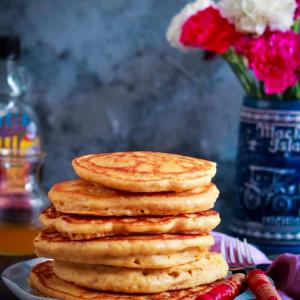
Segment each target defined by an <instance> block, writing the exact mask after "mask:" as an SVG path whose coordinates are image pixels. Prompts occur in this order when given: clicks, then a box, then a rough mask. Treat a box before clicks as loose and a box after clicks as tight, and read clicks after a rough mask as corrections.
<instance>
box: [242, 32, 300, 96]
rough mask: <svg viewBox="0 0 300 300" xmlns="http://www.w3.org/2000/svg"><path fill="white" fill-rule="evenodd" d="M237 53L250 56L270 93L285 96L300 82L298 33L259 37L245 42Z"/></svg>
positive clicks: (258, 76) (257, 73) (255, 71)
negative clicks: (285, 92) (283, 94)
mask: <svg viewBox="0 0 300 300" xmlns="http://www.w3.org/2000/svg"><path fill="white" fill-rule="evenodd" d="M237 51H238V52H239V53H241V54H243V55H245V56H246V58H247V59H248V62H249V67H250V69H252V70H253V72H254V74H255V76H256V77H257V78H258V79H259V80H261V81H263V82H264V84H265V91H266V93H267V94H275V93H282V92H284V91H285V90H286V89H287V88H288V87H291V86H294V85H295V84H296V83H297V81H298V78H297V73H298V71H297V70H299V67H300V36H299V35H297V34H296V33H294V32H292V31H287V32H280V31H276V32H270V31H266V32H265V33H264V35H262V36H260V37H258V38H254V39H250V40H249V39H248V40H244V41H243V42H242V43H240V44H239V45H238V49H237Z"/></svg>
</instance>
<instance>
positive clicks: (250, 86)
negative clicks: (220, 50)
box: [223, 49, 260, 98]
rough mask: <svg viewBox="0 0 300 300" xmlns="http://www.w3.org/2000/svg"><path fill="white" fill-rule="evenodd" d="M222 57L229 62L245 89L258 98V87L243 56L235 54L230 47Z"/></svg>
mask: <svg viewBox="0 0 300 300" xmlns="http://www.w3.org/2000/svg"><path fill="white" fill-rule="evenodd" d="M223 58H224V59H225V60H226V61H227V62H228V63H229V65H230V67H231V69H232V70H233V72H234V73H235V75H236V76H237V78H238V79H239V80H240V82H241V84H242V86H243V87H244V89H245V91H246V92H247V93H248V94H250V95H252V96H254V97H258V98H260V95H258V94H257V91H258V89H257V87H256V83H255V80H254V79H253V78H252V77H251V75H250V73H249V70H248V69H247V67H246V65H245V62H244V60H243V57H242V56H239V55H237V54H236V53H235V52H234V51H233V50H232V49H230V50H229V51H227V52H226V53H225V54H224V55H223Z"/></svg>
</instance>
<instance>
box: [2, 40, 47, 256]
mask: <svg viewBox="0 0 300 300" xmlns="http://www.w3.org/2000/svg"><path fill="white" fill-rule="evenodd" d="M20 54H21V45H20V40H19V39H18V38H17V37H15V36H0V253H1V254H10V255H14V254H15V255H23V254H32V253H33V248H32V240H33V238H34V236H35V235H36V234H37V232H38V226H39V223H38V215H39V213H40V211H41V209H43V208H44V206H45V204H46V199H45V197H44V194H43V193H42V191H41V189H40V185H39V181H40V168H41V165H42V161H43V157H44V152H43V149H42V145H41V135H40V132H39V126H38V120H37V117H36V115H35V113H34V111H33V110H32V108H31V107H30V106H29V105H28V104H26V103H25V102H24V97H25V95H26V91H27V89H28V83H29V78H28V74H27V72H26V71H25V69H24V68H22V67H21V66H19V63H18V62H19V57H20Z"/></svg>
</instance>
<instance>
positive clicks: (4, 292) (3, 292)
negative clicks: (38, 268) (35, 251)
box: [0, 255, 32, 300]
mask: <svg viewBox="0 0 300 300" xmlns="http://www.w3.org/2000/svg"><path fill="white" fill-rule="evenodd" d="M31 258H32V256H1V255H0V273H1V274H2V272H3V271H4V269H6V268H7V267H8V266H10V265H12V264H14V263H17V262H19V261H22V260H26V259H31ZM0 299H1V300H17V299H18V298H16V297H15V296H14V295H13V294H12V293H11V292H10V291H9V290H8V289H7V288H6V286H5V285H4V283H3V281H2V279H0Z"/></svg>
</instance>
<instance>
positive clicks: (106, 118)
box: [0, 0, 243, 193]
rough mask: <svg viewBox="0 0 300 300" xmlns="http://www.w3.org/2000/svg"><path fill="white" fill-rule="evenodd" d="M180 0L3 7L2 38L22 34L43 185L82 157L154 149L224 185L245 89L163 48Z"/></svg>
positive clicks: (42, 1) (10, 3)
mask: <svg viewBox="0 0 300 300" xmlns="http://www.w3.org/2000/svg"><path fill="white" fill-rule="evenodd" d="M185 3H186V1H182V0H163V1H159V0H26V1H24V0H1V1H0V33H17V34H19V35H20V36H21V38H22V42H23V46H24V52H23V63H24V64H25V65H26V66H27V67H28V69H30V71H31V74H32V77H33V89H32V92H31V94H30V95H29V97H28V101H29V102H31V103H32V105H33V106H34V107H35V109H36V111H37V112H38V114H39V117H40V119H41V126H42V130H43V134H44V141H45V148H46V151H47V153H48V156H47V158H46V162H45V172H44V178H43V182H44V185H45V186H46V187H49V186H50V185H51V184H52V183H54V182H56V181H59V180H62V179H64V178H71V177H73V176H74V175H73V172H72V169H71V166H70V160H71V159H72V157H74V156H76V155H80V154H83V153H89V152H101V151H118V150H128V149H140V150H141V149H152V150H160V151H169V152H178V153H183V154H188V155H193V156H202V157H206V158H208V159H213V160H216V161H218V162H219V177H218V179H217V181H218V182H219V183H220V185H221V187H222V189H223V193H225V192H226V191H228V189H230V188H231V187H232V182H233V175H232V168H231V167H230V166H231V165H232V161H233V160H234V157H235V147H236V138H237V126H238V113H239V107H240V103H241V99H242V95H243V91H242V89H241V87H240V86H239V84H238V82H237V80H236V79H235V77H234V76H233V75H232V73H231V72H230V70H229V68H228V67H227V66H226V65H225V64H224V63H223V62H222V61H221V60H220V59H216V60H214V61H203V60H202V55H201V53H200V52H193V53H187V54H183V53H180V52H178V51H177V50H175V49H172V48H171V47H170V46H169V45H168V43H167V42H166V40H165V31H166V27H167V25H168V23H169V21H170V19H171V17H172V16H173V15H174V14H175V13H177V12H178V10H179V9H180V8H181V7H182V6H183V5H184V4H185Z"/></svg>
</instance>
